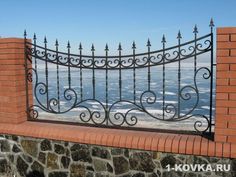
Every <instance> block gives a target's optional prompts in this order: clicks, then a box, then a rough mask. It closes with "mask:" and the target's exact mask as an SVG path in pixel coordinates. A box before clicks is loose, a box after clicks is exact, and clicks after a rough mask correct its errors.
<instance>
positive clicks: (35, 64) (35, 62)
mask: <svg viewBox="0 0 236 177" xmlns="http://www.w3.org/2000/svg"><path fill="white" fill-rule="evenodd" d="M33 40H34V52H35V56H36V53H37V52H36V40H37V38H36V34H34V38H33ZM34 66H35V71H36V72H37V57H35V59H34Z"/></svg>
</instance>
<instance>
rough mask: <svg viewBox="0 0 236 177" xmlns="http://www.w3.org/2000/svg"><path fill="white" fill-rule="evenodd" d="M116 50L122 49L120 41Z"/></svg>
mask: <svg viewBox="0 0 236 177" xmlns="http://www.w3.org/2000/svg"><path fill="white" fill-rule="evenodd" d="M118 50H119V51H121V50H122V47H121V43H119V46H118Z"/></svg>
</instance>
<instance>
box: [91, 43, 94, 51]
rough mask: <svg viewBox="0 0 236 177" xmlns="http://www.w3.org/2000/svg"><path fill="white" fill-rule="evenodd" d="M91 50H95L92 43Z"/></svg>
mask: <svg viewBox="0 0 236 177" xmlns="http://www.w3.org/2000/svg"><path fill="white" fill-rule="evenodd" d="M91 51H92V52H94V51H95V48H94V45H93V44H92V47H91Z"/></svg>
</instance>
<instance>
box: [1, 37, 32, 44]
mask: <svg viewBox="0 0 236 177" xmlns="http://www.w3.org/2000/svg"><path fill="white" fill-rule="evenodd" d="M24 40H25V39H24V38H17V37H7V38H0V43H24ZM27 41H28V42H31V39H27Z"/></svg>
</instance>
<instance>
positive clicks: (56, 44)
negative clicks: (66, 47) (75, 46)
mask: <svg viewBox="0 0 236 177" xmlns="http://www.w3.org/2000/svg"><path fill="white" fill-rule="evenodd" d="M55 46H56V47H58V46H59V44H58V40H57V39H56V43H55Z"/></svg>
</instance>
